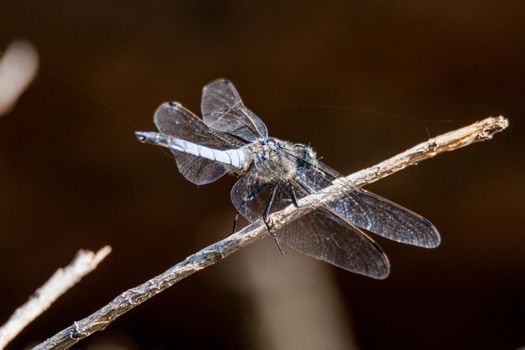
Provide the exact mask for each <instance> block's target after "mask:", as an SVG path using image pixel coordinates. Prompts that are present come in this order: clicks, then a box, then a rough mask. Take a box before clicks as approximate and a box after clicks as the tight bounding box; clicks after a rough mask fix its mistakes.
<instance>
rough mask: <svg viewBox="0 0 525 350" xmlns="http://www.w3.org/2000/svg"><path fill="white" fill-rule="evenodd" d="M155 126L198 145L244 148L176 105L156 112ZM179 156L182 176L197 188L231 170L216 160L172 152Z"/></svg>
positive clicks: (178, 161) (176, 156) (170, 104)
mask: <svg viewBox="0 0 525 350" xmlns="http://www.w3.org/2000/svg"><path fill="white" fill-rule="evenodd" d="M154 121H155V125H156V126H157V128H158V129H159V131H160V132H161V133H163V134H166V135H170V136H173V137H177V138H180V139H183V140H187V141H191V142H195V143H198V144H201V145H204V146H209V147H213V148H217V149H232V148H238V147H241V146H242V145H243V143H242V142H240V141H238V140H237V139H235V138H233V137H231V136H229V135H226V134H224V133H221V132H219V131H216V130H213V129H211V128H210V127H208V126H207V125H206V124H204V123H203V121H202V120H201V119H199V118H198V117H197V116H195V115H194V114H193V113H191V112H190V111H189V110H187V109H186V108H184V107H183V106H182V105H180V104H178V103H174V102H170V103H164V104H162V105H161V106H160V107H159V108H157V110H156V111H155V117H154ZM170 151H171V153H173V156H174V157H175V160H176V162H177V167H178V169H179V171H180V173H181V174H182V175H183V176H184V177H185V178H186V179H187V180H189V181H191V182H193V183H194V184H197V185H204V184H208V183H211V182H213V181H216V180H217V179H219V178H220V177H222V176H224V175H225V174H226V173H228V172H229V171H230V170H231V169H229V168H228V167H227V166H226V165H224V164H221V163H217V162H214V161H212V160H208V159H204V158H200V157H197V156H193V155H190V154H186V153H184V152H179V151H175V150H170Z"/></svg>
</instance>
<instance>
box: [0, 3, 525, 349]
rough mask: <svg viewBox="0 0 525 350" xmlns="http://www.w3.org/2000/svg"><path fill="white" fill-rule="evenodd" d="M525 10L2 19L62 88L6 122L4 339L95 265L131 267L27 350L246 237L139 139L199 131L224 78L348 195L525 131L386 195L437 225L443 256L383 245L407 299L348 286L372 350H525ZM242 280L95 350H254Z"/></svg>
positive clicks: (199, 8) (173, 301) (175, 300)
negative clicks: (375, 167)
mask: <svg viewBox="0 0 525 350" xmlns="http://www.w3.org/2000/svg"><path fill="white" fill-rule="evenodd" d="M523 10H524V6H523V2H521V1H483V2H480V1H466V0H462V1H439V2H438V1H398V2H380V1H339V2H338V1H323V2H309V1H304V2H286V3H285V4H283V3H280V2H271V1H270V2H268V1H265V2H257V1H246V2H235V1H202V0H201V1H197V0H195V1H164V2H161V1H154V2H139V1H128V2H120V3H117V2H109V1H90V2H86V1H83V2H78V1H73V2H72V1H45V2H36V1H6V0H3V1H1V2H0V46H1V47H5V45H6V44H7V43H8V42H9V41H11V40H12V39H13V38H17V37H23V38H27V39H29V40H31V41H32V42H33V43H34V44H35V45H36V46H37V48H38V50H39V52H40V55H41V59H42V67H43V70H41V72H40V74H39V76H38V78H37V80H36V81H35V82H34V83H33V85H32V86H31V88H30V89H29V90H28V91H27V93H26V94H25V95H24V96H23V98H22V99H21V101H20V102H19V104H18V106H17V108H16V109H15V110H14V111H13V112H12V113H11V114H10V115H8V116H5V117H3V118H2V119H1V120H0V169H1V170H0V198H1V200H0V212H1V213H2V215H1V219H0V281H1V282H0V283H1V288H0V300H1V301H2V302H1V303H0V319H1V320H5V319H7V317H8V316H9V314H10V313H11V312H12V311H13V310H14V308H15V307H16V306H17V305H19V304H21V303H22V302H24V301H25V300H26V298H27V297H28V296H29V295H30V294H31V293H32V292H33V291H34V290H35V288H37V287H38V286H39V285H40V284H41V283H42V282H43V281H45V280H46V279H47V278H48V276H50V275H51V274H52V272H53V271H54V270H55V269H56V268H57V267H58V266H62V265H64V264H66V263H67V262H68V261H69V260H70V259H71V258H72V256H73V254H74V252H75V251H76V250H77V249H78V248H81V247H84V248H92V249H97V248H99V247H101V246H102V245H104V244H111V245H112V246H113V248H114V252H113V253H112V255H111V256H110V258H109V259H108V260H107V261H106V262H104V263H103V265H101V267H100V268H99V269H98V270H97V271H96V272H95V273H93V274H92V275H90V276H89V277H88V278H86V279H85V280H84V281H83V282H82V283H81V284H80V285H78V286H77V287H75V288H74V289H73V290H71V291H70V292H69V293H68V294H67V295H65V296H64V297H63V298H62V299H61V300H60V301H59V302H57V303H56V304H55V305H54V306H53V307H52V308H51V309H50V310H49V311H48V312H47V313H46V314H45V315H43V316H42V317H41V318H39V319H38V320H37V321H36V322H34V323H33V324H32V325H31V326H30V327H29V328H28V329H27V330H26V331H25V332H24V333H23V335H21V336H20V337H19V338H18V339H17V341H15V342H14V343H13V344H12V346H11V348H12V349H18V348H21V347H23V346H26V345H27V344H29V343H31V342H34V341H38V340H42V339H44V338H46V337H47V336H49V335H51V334H52V333H54V332H56V331H58V330H59V329H61V328H63V327H65V326H66V325H68V324H69V323H70V322H71V321H73V320H75V319H79V318H81V317H83V316H85V315H87V314H88V313H90V312H92V311H94V310H95V309H97V308H98V307H100V306H102V305H103V304H105V303H106V302H108V301H109V300H110V299H111V298H112V297H114V296H115V295H116V294H118V293H119V292H120V291H122V290H124V289H126V288H128V287H131V286H134V285H136V284H138V283H140V282H142V281H144V280H146V279H147V278H149V277H151V276H153V275H154V274H157V273H159V272H161V271H162V270H164V269H165V268H167V267H168V266H170V265H171V264H174V263H175V262H177V261H179V260H181V259H183V258H184V257H185V256H186V255H188V254H190V253H191V252H193V251H195V250H197V249H199V248H200V247H203V246H205V245H206V244H209V243H211V242H213V241H216V240H217V239H219V238H221V237H224V235H225V234H226V233H227V232H228V231H229V230H230V225H231V220H232V217H233V208H232V205H231V204H230V202H229V197H228V191H229V188H230V187H231V186H232V184H233V182H234V179H233V178H231V177H227V178H225V179H222V180H221V181H218V182H217V183H215V184H213V185H210V186H204V187H200V188H197V187H196V186H194V185H192V184H190V183H189V182H186V181H185V180H184V179H183V178H182V177H181V176H180V175H179V174H178V173H177V169H176V166H175V164H174V163H173V162H172V161H171V160H170V159H169V158H167V157H165V156H164V155H163V154H162V153H161V152H158V151H157V150H155V149H154V148H153V147H150V146H146V145H142V144H140V143H138V142H137V141H136V140H135V138H134V136H133V134H132V132H133V131H134V130H137V129H138V130H152V129H153V124H152V114H153V111H154V110H155V108H156V107H157V106H158V105H159V104H160V103H161V102H163V101H166V100H177V101H180V102H182V103H183V104H185V105H186V106H188V107H189V108H190V109H192V110H194V111H195V112H198V111H199V99H200V91H201V87H202V86H203V85H204V84H206V83H207V82H209V81H211V80H213V79H216V78H218V77H227V78H229V79H231V80H232V81H233V82H234V83H235V85H236V86H237V88H238V89H239V91H240V93H241V95H242V96H243V98H244V100H245V102H246V103H247V104H248V105H249V106H250V108H251V109H252V110H254V111H255V112H256V113H257V114H259V115H260V116H261V117H262V118H263V120H264V121H265V122H266V123H267V125H268V127H269V130H270V132H271V134H272V135H273V136H276V137H280V138H284V139H290V140H293V141H297V142H303V143H308V142H310V143H311V144H312V145H313V146H314V147H315V148H316V149H317V152H318V154H320V155H322V156H323V157H324V158H323V161H325V162H326V163H328V164H330V165H331V166H333V167H334V168H336V169H338V170H340V171H341V172H342V173H344V174H348V173H350V172H352V171H355V170H358V169H360V168H362V167H364V166H367V165H371V164H373V163H375V162H377V161H380V160H382V159H384V158H386V157H387V156H390V155H392V154H395V153H397V152H399V151H401V150H403V149H405V148H407V147H409V146H412V145H413V144H415V143H417V142H419V141H422V140H425V139H426V138H427V132H428V133H429V134H430V135H436V134H438V133H439V132H443V131H446V130H451V129H454V128H456V127H459V126H462V125H464V124H467V123H469V122H471V121H474V120H477V119H481V118H483V117H486V116H489V115H497V114H504V115H506V116H507V117H508V118H509V119H510V122H511V127H510V129H509V130H508V131H506V132H505V133H504V134H501V135H497V137H496V138H495V139H494V140H493V141H491V142H486V143H483V144H479V145H475V146H472V147H468V148H467V149H464V150H461V151H457V152H453V153H451V154H446V155H443V156H440V157H438V158H436V159H434V160H430V161H426V162H424V163H423V164H421V165H420V166H417V167H414V168H411V169H409V170H406V171H403V172H402V173H400V174H397V175H395V176H392V177H390V178H388V179H385V180H383V181H381V182H379V183H377V184H374V185H373V186H370V189H372V190H374V191H375V192H378V193H380V194H381V195H383V196H386V197H388V198H391V199H393V200H395V201H397V202H399V203H401V204H403V205H405V206H407V207H408V208H411V209H413V210H415V211H417V212H419V213H422V214H424V215H425V216H427V217H428V218H429V219H431V220H432V222H433V223H435V225H436V226H437V227H438V228H439V229H440V232H441V233H442V236H443V243H442V245H441V246H440V247H439V248H438V249H435V250H425V249H418V248H413V247H408V246H402V245H399V244H395V243H392V242H386V241H384V240H379V239H378V240H379V241H380V243H381V244H382V246H383V247H384V248H385V250H386V251H387V252H388V254H389V256H390V258H391V261H392V265H393V271H392V275H391V277H390V278H389V279H387V280H385V281H380V282H378V281H375V280H371V279H367V278H364V277H360V276H357V275H354V274H351V273H347V272H345V271H342V270H337V269H334V273H336V276H337V282H338V288H339V289H340V291H341V293H342V295H343V298H342V300H343V302H344V307H345V310H346V311H345V312H347V313H348V314H349V315H351V318H352V320H353V329H354V330H353V331H354V333H355V336H356V342H357V344H358V345H359V346H360V348H362V349H379V348H385V347H388V348H392V349H423V348H424V349H443V348H447V349H466V348H476V349H496V348H497V349H515V348H517V347H519V346H523V345H525V281H524V278H525V270H524V268H525V249H524V243H525V236H524V234H525V233H524V224H523V218H524V216H525V210H524V200H523V198H524V194H525V193H524V190H523V182H524V161H525V157H524V155H525V152H524V146H523V141H524V137H525V134H524V128H523V124H524V122H523V120H524V119H523V118H524V113H525V104H524V103H523V93H524V78H525V54H524V53H525V36H524V29H525V28H524V25H523ZM81 90H82V91H81ZM88 95H90V96H91V97H90V96H88ZM96 100H98V101H99V102H103V104H105V106H104V105H103V104H102V103H99V102H97V101H96ZM291 105H294V106H295V107H292V106H291ZM297 105H299V106H301V107H299V106H297ZM308 105H319V106H331V107H338V108H325V107H319V106H317V107H314V106H308ZM339 107H342V108H339ZM346 107H348V108H346ZM345 108H346V109H345ZM360 110H372V111H379V112H385V113H391V114H397V115H401V116H405V117H409V118H413V120H408V119H404V118H397V117H386V116H383V115H380V114H377V113H370V112H364V111H360ZM117 111H118V114H117V113H116V112H117ZM425 120H452V121H454V122H450V123H433V122H428V121H425ZM458 121H459V122H458ZM249 249H250V248H247V250H249ZM243 253H244V252H241V253H239V254H243ZM275 257H276V258H280V256H279V253H278V251H277V250H275ZM281 260H283V261H285V260H286V256H285V257H284V258H283V259H281ZM240 262H241V260H239V258H238V257H237V256H236V255H233V256H231V257H230V258H228V259H227V260H226V261H224V262H222V263H221V264H219V265H217V266H215V267H212V268H210V269H208V270H206V271H204V272H202V273H199V274H198V275H196V276H194V277H192V278H189V279H188V280H185V281H183V282H182V283H180V284H179V285H177V286H176V287H175V288H172V289H171V290H169V291H167V292H166V293H164V294H163V295H161V296H159V297H157V298H155V299H154V300H152V301H151V302H148V303H146V304H145V305H143V306H141V307H140V308H138V309H136V310H134V311H133V312H131V313H130V314H128V315H126V316H125V317H123V318H122V319H121V320H119V321H118V322H117V323H115V324H114V325H112V326H111V327H110V328H109V329H108V330H107V331H106V332H103V333H101V334H99V335H96V336H95V337H93V338H92V339H90V340H88V341H86V342H84V343H81V344H79V345H78V348H79V349H83V348H85V347H86V346H88V345H89V344H93V343H92V342H95V341H97V340H99V339H101V338H102V337H108V336H109V335H111V334H117V335H119V336H122V337H123V338H126V339H127V340H126V341H127V342H128V343H129V344H132V345H129V347H130V348H143V349H173V348H193V349H197V348H205V347H206V346H208V347H209V346H213V348H217V349H227V348H253V347H256V344H253V341H252V340H251V339H250V336H249V334H250V332H249V327H250V312H251V311H250V305H251V304H250V298H249V296H247V295H245V294H243V293H240V292H238V290H237V289H236V288H233V287H232V286H231V285H230V282H228V281H229V280H228V277H227V275H228V274H229V273H232V271H233V273H234V271H235V269H236V267H237V266H238V265H237V264H240ZM283 263H284V262H283ZM226 271H227V272H228V273H225V272H226ZM237 283H238V281H237ZM298 321H299V320H298Z"/></svg>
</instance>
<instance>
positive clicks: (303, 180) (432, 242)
mask: <svg viewBox="0 0 525 350" xmlns="http://www.w3.org/2000/svg"><path fill="white" fill-rule="evenodd" d="M340 176H341V175H339V173H337V172H336V171H335V170H333V169H331V168H330V167H328V166H327V165H325V164H322V163H319V164H318V166H317V168H311V169H307V170H304V171H302V172H298V177H297V181H298V182H299V183H300V184H301V185H302V186H303V187H304V188H305V189H307V191H309V192H316V191H319V190H321V189H322V188H325V187H327V186H330V185H331V184H332V181H333V180H334V179H336V178H338V177H340ZM327 208H328V209H329V210H330V211H332V212H333V213H335V214H337V215H338V216H339V217H341V218H343V219H344V220H346V221H347V222H349V223H350V224H354V225H356V226H359V227H360V228H362V229H365V230H367V231H370V232H373V233H375V234H377V235H380V236H382V237H385V238H388V239H391V240H394V241H397V242H400V243H405V244H411V245H415V246H419V247H426V248H433V247H436V246H438V245H439V243H440V236H439V233H438V231H437V229H436V227H435V226H433V225H432V223H430V221H428V220H427V219H425V218H424V217H422V216H420V215H418V214H416V213H414V212H412V211H410V210H408V209H406V208H404V207H402V206H400V205H398V204H396V203H394V202H392V201H389V200H388V199H385V198H383V197H380V196H378V195H376V194H374V193H371V192H368V191H366V190H364V189H361V188H358V187H352V188H351V191H349V192H347V193H345V194H344V195H343V196H342V197H341V198H339V199H338V200H336V201H334V202H331V203H329V204H328V205H327Z"/></svg>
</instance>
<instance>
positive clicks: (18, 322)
mask: <svg viewBox="0 0 525 350" xmlns="http://www.w3.org/2000/svg"><path fill="white" fill-rule="evenodd" d="M110 252H111V247H109V246H105V247H103V248H102V249H100V250H99V251H98V252H97V253H94V252H92V251H89V250H79V251H78V252H77V254H76V256H75V258H74V259H73V261H71V262H70V263H69V265H67V266H66V267H64V268H60V269H58V270H57V271H56V272H55V273H54V274H53V276H51V278H49V279H48V280H47V281H46V283H44V285H42V286H41V287H40V288H38V289H37V290H36V291H35V293H34V294H33V295H32V296H31V297H30V298H29V300H28V301H27V302H26V303H25V304H24V305H22V306H20V307H19V308H18V309H16V310H15V312H14V313H13V315H11V317H10V318H9V320H8V321H7V322H6V323H5V324H4V325H3V326H2V327H0V349H3V348H4V347H5V346H6V345H7V344H8V343H9V342H10V341H11V340H13V339H14V338H15V337H16V336H17V334H18V333H20V332H21V331H22V330H23V329H24V328H25V327H26V326H27V325H28V324H29V323H31V322H32V321H33V320H34V319H35V318H37V317H38V316H39V315H40V314H42V313H43V312H44V311H46V310H47V309H48V308H49V306H51V304H53V303H54V302H55V301H56V300H57V299H58V298H59V297H60V296H61V295H62V294H64V293H65V292H66V291H67V290H69V289H71V288H72V287H73V286H74V285H75V284H77V283H78V282H79V281H80V280H81V279H82V278H83V277H84V276H85V275H87V274H88V273H90V272H91V271H93V270H94V269H95V268H96V267H97V265H98V264H99V263H100V262H101V261H102V260H103V259H104V258H105V257H106V256H107V255H108V254H109V253H110Z"/></svg>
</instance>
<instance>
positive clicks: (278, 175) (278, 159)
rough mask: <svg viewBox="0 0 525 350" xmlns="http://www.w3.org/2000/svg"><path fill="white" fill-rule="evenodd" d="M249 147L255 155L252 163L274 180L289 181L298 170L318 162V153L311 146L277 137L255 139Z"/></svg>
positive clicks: (313, 165)
mask: <svg viewBox="0 0 525 350" xmlns="http://www.w3.org/2000/svg"><path fill="white" fill-rule="evenodd" d="M249 149H250V151H251V153H252V155H253V164H252V165H253V166H254V167H255V168H256V169H257V170H258V172H259V173H260V174H261V176H264V177H266V178H267V179H271V181H272V182H280V181H287V180H289V179H290V178H292V177H294V176H295V175H297V173H298V171H299V172H300V171H301V170H304V169H309V168H310V167H315V166H316V164H317V157H316V153H315V151H314V150H313V149H312V148H311V147H309V146H306V145H303V144H293V143H291V142H288V141H283V140H279V139H276V138H266V139H261V140H258V141H255V142H253V143H252V144H251V145H250V146H249Z"/></svg>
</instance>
